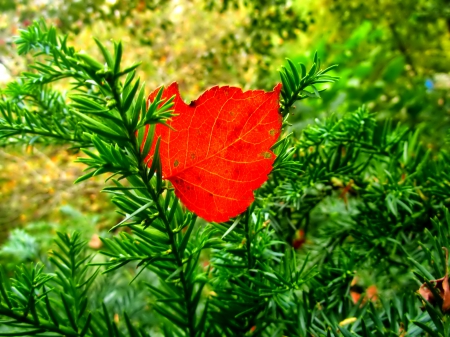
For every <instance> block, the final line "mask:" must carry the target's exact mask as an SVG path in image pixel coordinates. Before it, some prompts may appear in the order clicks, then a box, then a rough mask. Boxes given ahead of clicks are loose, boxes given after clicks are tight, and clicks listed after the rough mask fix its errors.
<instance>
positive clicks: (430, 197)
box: [0, 23, 450, 337]
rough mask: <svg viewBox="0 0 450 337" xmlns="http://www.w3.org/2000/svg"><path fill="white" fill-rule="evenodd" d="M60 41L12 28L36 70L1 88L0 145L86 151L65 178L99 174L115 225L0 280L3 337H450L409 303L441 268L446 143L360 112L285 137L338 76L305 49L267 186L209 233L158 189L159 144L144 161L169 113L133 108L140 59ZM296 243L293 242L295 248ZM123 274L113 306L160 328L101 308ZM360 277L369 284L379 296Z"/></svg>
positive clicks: (62, 241) (289, 89) (35, 30)
mask: <svg viewBox="0 0 450 337" xmlns="http://www.w3.org/2000/svg"><path fill="white" fill-rule="evenodd" d="M67 41H68V38H67V37H59V36H58V35H57V33H56V30H55V28H53V27H46V26H45V25H44V24H42V23H34V24H33V25H32V26H30V27H29V28H28V29H27V30H25V31H22V32H21V35H20V37H19V38H18V39H17V42H16V43H17V46H18V51H19V53H20V54H30V57H32V58H33V59H34V63H33V64H32V65H31V66H30V67H31V69H33V71H31V72H26V73H24V74H23V78H22V79H21V80H20V82H17V83H13V84H10V85H9V86H7V88H6V89H4V90H2V101H1V104H0V111H1V113H2V118H1V119H0V137H2V139H3V145H9V144H14V143H24V144H30V143H34V142H36V141H39V142H41V143H44V144H47V143H55V142H57V143H64V144H70V145H71V146H74V147H76V148H82V151H83V152H84V154H85V156H83V157H80V158H79V159H78V161H79V162H81V163H83V164H85V165H86V166H87V168H86V170H87V173H86V174H85V175H83V176H81V177H79V178H78V179H77V182H80V181H82V180H85V179H89V178H91V177H93V176H97V175H101V174H104V175H106V182H107V183H108V184H107V186H106V187H105V188H104V189H103V192H105V193H109V194H110V195H111V196H112V197H111V200H112V202H113V203H114V204H115V205H116V207H117V209H118V212H119V213H120V214H121V216H123V220H122V221H120V222H119V223H117V224H116V226H114V227H113V228H112V229H111V231H112V232H114V234H115V235H114V236H111V237H105V238H102V242H103V245H104V249H103V250H102V252H101V253H102V255H101V256H97V257H94V256H93V255H92V254H89V253H88V251H87V248H86V243H85V242H84V241H83V240H82V239H81V234H80V233H79V232H75V233H73V234H71V235H68V234H62V233H59V234H58V239H57V240H56V241H55V243H56V246H57V248H56V249H53V250H52V251H51V252H50V257H49V263H50V265H49V266H45V267H47V268H48V269H49V270H50V272H48V273H46V272H45V271H44V266H42V265H40V264H38V265H34V264H31V265H29V266H27V265H22V266H19V267H18V268H17V271H16V274H15V276H14V277H13V278H8V277H7V275H5V273H3V274H2V275H1V282H0V295H1V297H0V314H1V315H3V316H4V317H5V320H4V321H2V325H3V326H4V327H6V328H7V330H1V331H0V336H12V335H14V336H19V335H49V334H50V333H52V335H56V336H94V337H95V336H111V337H118V336H133V337H134V336H138V337H141V336H146V335H149V334H150V333H155V334H159V335H164V336H191V337H194V336H195V337H201V336H286V335H287V336H295V335H299V336H306V335H311V336H340V335H343V336H392V335H401V336H402V335H408V336H420V335H423V334H424V333H428V334H429V335H432V336H446V335H447V334H448V329H449V328H448V319H447V315H446V313H445V312H442V310H441V308H440V307H439V303H438V304H437V305H436V304H433V303H431V302H426V301H424V300H423V299H420V298H419V300H418V299H417V298H416V296H415V295H414V292H415V291H416V290H417V289H418V288H419V286H420V283H426V284H430V281H432V280H435V279H437V278H439V277H440V276H442V275H443V274H444V273H445V272H446V271H447V268H448V267H447V263H448V261H447V260H446V259H445V258H444V256H443V253H442V250H441V247H447V248H450V247H449V245H448V240H449V237H448V236H449V233H450V230H449V226H450V216H449V214H448V211H447V208H448V207H449V201H450V192H449V191H450V186H449V181H450V177H449V172H450V170H449V168H450V157H449V155H448V153H447V152H446V151H445V149H439V150H436V151H432V150H430V149H427V148H426V147H425V146H424V145H423V144H422V142H421V138H420V130H415V131H414V130H410V129H408V128H407V127H404V126H401V125H399V124H398V125H393V123H392V122H391V121H390V120H387V121H385V122H378V121H377V120H376V119H375V116H374V115H373V114H372V113H370V112H369V111H368V110H367V109H366V108H364V107H363V108H360V109H358V110H357V111H355V112H352V113H346V114H344V115H343V116H339V115H333V116H330V117H327V118H325V119H323V120H319V119H317V120H316V123H315V124H314V125H310V126H308V127H306V128H305V129H304V130H303V131H302V132H301V133H299V132H298V130H297V129H296V128H295V127H293V126H289V123H288V122H289V121H288V118H289V116H290V114H289V111H290V109H291V107H292V106H293V104H294V103H295V102H298V101H300V100H303V99H306V98H309V97H320V96H321V95H320V92H321V91H322V90H323V89H324V88H323V87H322V86H321V84H323V83H332V82H334V81H335V80H336V77H334V76H329V75H328V74H327V72H328V71H330V70H332V69H333V68H334V66H331V67H328V68H326V69H324V70H322V69H321V68H320V62H319V59H318V56H317V54H316V55H315V56H314V59H313V65H312V67H311V68H310V70H309V71H307V70H306V67H305V66H304V65H300V68H299V69H298V68H297V66H296V65H295V64H294V63H293V62H291V61H288V65H287V66H286V67H282V68H281V71H280V75H281V82H282V84H283V91H282V95H281V99H280V112H281V114H282V116H283V117H284V126H285V127H286V128H288V127H289V128H290V130H289V131H292V132H291V133H289V134H288V133H287V132H286V133H285V134H284V135H283V136H284V137H283V138H282V139H281V140H280V141H279V142H278V143H277V144H275V146H274V147H273V149H274V151H275V153H276V154H277V160H276V162H275V164H274V170H273V172H272V173H271V175H270V177H269V180H268V182H267V183H266V184H265V185H264V186H263V187H262V188H261V189H260V190H258V191H257V192H256V201H255V202H254V203H253V204H252V206H251V207H250V208H249V209H248V210H247V211H246V212H245V213H243V214H241V215H240V216H238V217H237V218H235V219H232V220H231V221H229V222H227V223H220V224H214V223H213V224H206V223H204V221H202V220H200V219H197V217H196V216H195V214H193V213H191V212H190V211H188V210H186V209H185V208H184V207H183V206H182V205H181V204H180V203H179V199H178V198H177V197H176V195H175V192H174V190H173V188H172V186H171V185H170V183H169V182H167V181H166V180H164V179H163V177H162V173H161V162H160V160H159V157H158V149H159V140H157V141H156V146H155V152H154V153H155V154H154V156H153V158H152V163H151V165H150V167H149V166H148V165H147V164H148V163H147V162H146V158H147V155H148V153H149V151H150V147H151V146H152V144H153V141H154V129H155V125H157V124H165V123H166V121H167V119H169V118H171V117H173V111H172V109H171V108H172V99H169V100H164V101H163V100H161V97H162V93H163V89H160V90H159V92H158V93H157V96H156V99H155V100H154V101H153V103H151V104H147V102H146V97H145V96H146V94H145V86H144V84H142V83H141V81H140V79H139V78H137V77H136V76H137V75H136V68H137V67H138V64H136V65H133V66H131V67H127V68H123V66H122V65H123V62H122V57H123V54H124V53H125V47H124V46H123V45H122V44H121V43H113V45H112V47H113V49H114V50H113V52H111V51H110V50H109V49H108V48H107V47H106V46H105V45H103V44H102V43H101V42H100V41H96V44H97V46H98V49H99V52H100V54H101V55H102V57H103V58H102V60H97V59H95V58H93V57H91V56H90V55H88V54H86V53H78V52H77V51H76V50H75V49H74V48H73V47H71V46H69V45H68V42H67ZM60 80H66V81H67V80H68V81H69V82H70V85H71V89H70V91H69V95H67V96H66V95H63V94H61V93H59V92H57V91H56V90H55V88H54V82H56V81H60ZM66 97H67V98H66ZM286 131H288V130H286ZM431 218H433V220H430V219H431ZM300 232H303V235H304V234H305V233H306V235H307V241H306V242H301V243H300V244H298V243H296V242H298V240H299V237H298V235H299V234H300ZM296 240H297V241H296ZM95 266H97V267H95ZM98 266H100V267H98ZM130 266H131V267H132V268H134V271H133V272H131V274H132V276H131V277H130V283H131V284H130V285H127V287H129V289H130V293H127V294H128V295H127V296H129V297H128V298H133V299H136V298H137V297H142V298H143V299H142V298H141V300H140V302H139V305H141V306H144V305H145V304H147V306H148V307H149V308H150V309H149V310H148V311H149V315H150V316H151V315H155V316H151V317H156V320H158V321H159V324H154V325H153V326H152V325H151V324H147V323H146V319H145V316H144V317H143V316H141V315H139V313H138V312H137V311H138V310H131V309H133V308H132V306H131V304H130V303H131V302H132V301H131V300H130V301H126V300H123V301H117V302H120V303H121V304H120V305H119V304H117V303H116V305H112V304H111V305H108V304H107V303H106V302H107V299H108V297H109V296H110V294H109V295H107V296H106V298H105V297H104V296H103V295H104V293H103V292H102V291H101V287H102V285H106V284H108V283H111V282H114V281H113V280H114V275H115V273H117V272H119V271H123V270H126V268H128V267H130ZM411 268H414V269H416V270H417V272H416V273H415V274H411V273H410V269H411ZM130 270H131V269H130ZM100 271H103V274H105V275H102V276H99V274H100ZM144 275H145V278H144V277H143V276H144ZM433 275H434V276H433ZM108 277H110V278H108ZM358 279H363V280H369V281H372V280H376V281H375V283H376V285H377V286H378V288H379V289H378V288H377V289H378V291H379V294H377V295H376V296H377V298H375V297H372V298H370V296H372V295H370V294H369V291H368V290H367V291H366V290H365V289H366V288H367V287H362V286H361V285H358V283H357V280H358ZM378 280H380V282H378ZM381 280H382V281H383V282H381ZM141 281H142V282H143V283H144V284H143V283H141ZM354 283H356V284H354ZM136 284H137V285H136ZM358 286H359V287H361V288H362V290H361V289H358ZM366 286H367V285H366ZM387 286H388V289H386V287H387ZM383 287H384V288H383ZM142 289H144V290H145V291H143V290H142ZM139 290H140V291H139ZM357 290H358V291H357ZM356 293H359V294H360V298H359V299H355V298H354V297H352V296H354V295H355V294H356ZM437 302H439V300H437ZM421 304H422V305H424V306H425V310H423V311H422V310H421V309H420V307H419V306H420V305H421ZM128 306H129V307H128ZM118 307H120V308H121V309H124V310H123V313H122V310H121V312H118V311H117V308H118ZM128 309H130V310H128ZM144 311H145V310H144ZM155 325H156V326H155Z"/></svg>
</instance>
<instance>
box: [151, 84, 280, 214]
mask: <svg viewBox="0 0 450 337" xmlns="http://www.w3.org/2000/svg"><path fill="white" fill-rule="evenodd" d="M280 90H281V84H279V85H277V86H276V87H275V89H274V91H271V92H267V93H266V92H264V91H262V90H251V91H245V92H243V91H242V89H240V88H236V87H217V86H216V87H213V88H211V89H209V90H207V91H205V92H204V93H203V94H202V95H201V96H200V97H199V98H198V99H197V100H195V101H193V102H191V103H190V104H189V105H187V104H185V103H184V102H183V100H182V99H181V97H180V93H179V91H178V85H177V84H176V83H172V84H171V85H170V86H169V87H168V88H166V89H165V90H164V94H163V98H170V97H172V96H173V95H175V100H174V111H175V114H177V116H176V117H174V118H172V120H171V121H169V123H168V124H169V125H170V126H171V127H172V128H173V129H174V130H175V131H174V130H171V129H170V128H168V127H166V126H164V125H157V127H156V130H155V141H156V139H157V138H158V136H160V137H161V143H160V150H159V151H160V157H161V164H162V174H163V178H164V179H168V180H169V181H170V182H171V183H172V185H173V186H174V188H175V193H176V195H177V196H178V198H180V200H181V201H182V202H183V204H184V205H185V206H186V207H187V208H188V209H189V210H191V211H192V212H194V213H196V214H197V215H198V216H200V217H202V218H204V219H205V220H207V221H215V222H223V221H227V220H229V219H230V218H231V217H234V216H236V215H238V214H240V213H242V212H243V211H245V210H246V209H247V207H248V206H249V205H250V204H251V203H252V202H253V200H254V196H253V191H254V190H255V189H257V188H259V187H260V186H261V185H262V184H263V183H264V182H265V181H266V180H267V175H268V174H269V173H270V171H271V170H272V164H273V162H274V160H275V154H274V153H273V152H272V151H271V150H270V147H271V146H272V145H273V144H274V143H275V142H276V140H277V139H278V135H279V133H280V129H281V122H282V120H281V115H280V114H279V112H278V109H279V103H278V99H279V94H280ZM156 93H157V91H155V92H153V93H152V94H151V95H150V96H149V100H150V101H151V100H153V99H154V98H155V96H156ZM153 152H154V146H152V149H151V151H150V153H149V156H148V157H147V160H148V162H149V165H151V158H152V156H153Z"/></svg>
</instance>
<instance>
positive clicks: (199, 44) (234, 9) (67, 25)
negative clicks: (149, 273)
mask: <svg viewBox="0 0 450 337" xmlns="http://www.w3.org/2000/svg"><path fill="white" fill-rule="evenodd" d="M0 13H1V14H0V86H3V85H4V84H5V83H7V82H8V81H10V80H12V79H16V78H17V77H18V76H20V73H21V72H23V71H27V70H28V69H27V64H28V62H27V61H28V60H27V59H26V58H24V57H20V58H19V57H18V56H17V55H16V52H15V46H14V42H13V41H14V36H16V35H17V34H18V32H19V30H20V29H21V28H24V27H27V26H28V25H30V24H31V23H32V22H33V20H37V19H44V20H45V21H46V22H47V23H48V24H53V25H55V26H57V27H58V29H59V31H60V32H61V33H64V34H69V41H70V43H71V44H72V45H74V46H75V47H76V48H78V49H83V50H85V51H86V52H88V53H90V54H93V55H98V50H97V49H96V47H95V43H94V41H93V40H92V37H93V36H95V37H97V38H98V39H99V40H101V41H103V42H105V44H106V45H108V43H110V41H111V40H112V39H114V40H122V41H123V43H124V57H125V60H126V61H125V63H128V64H130V65H131V64H132V63H135V62H137V61H141V62H142V66H141V67H140V68H139V75H140V76H141V78H142V79H143V80H145V81H146V83H147V87H148V90H149V91H150V90H152V89H154V88H156V87H158V86H160V85H163V84H169V83H170V82H172V81H177V82H178V83H179V84H180V89H181V92H182V95H183V96H184V97H185V98H186V100H191V99H194V98H196V97H197V96H198V95H199V94H200V93H201V92H202V91H204V90H205V89H207V88H208V87H210V86H213V85H224V84H227V85H238V86H241V87H243V88H246V89H250V88H263V89H267V90H269V89H271V88H273V87H274V85H275V84H276V83H277V82H279V78H278V73H277V69H278V68H279V67H280V66H281V65H283V64H284V63H285V59H286V58H289V59H291V60H292V61H294V62H296V63H297V62H303V63H306V64H310V63H311V60H312V56H313V54H314V52H315V51H317V52H318V54H319V57H320V58H321V60H322V63H323V64H324V65H331V64H334V63H337V64H339V67H338V68H337V70H336V71H335V72H334V74H335V75H338V76H340V81H339V82H338V83H336V84H333V85H332V86H330V88H329V90H327V91H326V92H324V93H323V94H322V99H320V100H312V99H311V100H307V101H306V102H305V103H302V104H297V105H296V108H295V110H294V111H293V116H292V123H293V126H292V129H293V131H294V132H296V133H299V132H301V130H302V128H303V127H304V126H305V125H307V124H308V123H311V121H312V120H313V119H315V118H318V117H323V116H324V115H329V114H332V113H335V114H341V113H344V112H347V111H352V110H355V109H356V108H358V107H359V106H361V105H365V106H367V107H368V108H369V109H370V110H371V111H372V112H374V113H375V114H376V116H377V118H379V119H386V118H391V119H392V120H393V122H394V123H395V122H402V123H406V124H407V125H409V126H411V127H412V128H422V129H423V134H424V141H425V142H426V143H427V144H428V146H429V147H430V148H431V149H438V148H439V147H441V146H442V145H443V144H444V143H445V140H446V130H447V129H448V127H449V125H450V118H449V117H450V100H449V95H450V76H449V67H450V66H449V64H450V62H449V61H450V53H449V52H450V39H449V38H450V1H449V0H402V1H397V0H373V1H366V0H341V1H339V0H297V1H295V0H292V1H290V0H255V1H250V0H248V1H239V0H189V1H188V0H159V1H158V0H148V1H146V0H128V1H119V0H85V1H82V0H53V1H52V0H29V1H28V0H0ZM61 86H62V89H64V84H61ZM425 126H428V127H425ZM78 155H79V154H77V153H73V152H72V151H71V150H70V149H68V148H58V147H50V148H40V147H34V146H32V145H29V146H27V147H8V148H0V263H1V264H3V265H6V266H10V267H12V266H14V265H16V264H18V263H21V262H29V261H38V260H41V261H45V255H46V251H47V250H48V249H50V248H51V245H52V243H51V240H52V238H53V237H54V236H55V232H56V231H72V230H74V229H78V230H80V231H81V232H82V233H83V235H84V236H85V237H86V240H89V245H90V247H91V249H92V250H98V249H100V248H101V242H100V240H99V239H98V235H103V236H107V235H109V234H108V232H107V231H108V229H109V228H111V227H112V226H113V225H114V224H116V223H117V222H118V220H119V216H118V215H116V213H115V211H114V208H113V207H112V205H111V203H110V202H109V200H108V198H107V196H105V195H102V194H100V193H99V191H100V190H101V187H102V186H103V181H102V180H97V181H95V180H94V181H89V182H84V183H82V184H79V185H74V184H73V181H74V180H75V179H76V178H77V177H78V176H80V175H81V171H82V169H83V167H82V166H81V165H78V164H75V163H74V160H75V159H76V157H77V156H78ZM7 268H9V267H7ZM111 277H116V278H117V279H118V280H116V281H115V283H114V285H115V290H114V291H111V289H109V290H108V289H106V288H104V293H107V294H108V296H109V297H108V298H107V301H106V302H107V303H109V305H113V304H112V303H113V302H114V301H116V302H117V301H120V303H119V304H120V305H124V306H128V307H127V308H128V309H127V310H129V305H130V304H129V303H131V302H133V301H132V298H133V296H138V292H139V290H138V288H137V287H135V288H133V287H124V288H123V289H126V291H127V292H128V293H127V294H128V295H127V296H128V297H127V296H125V297H124V296H122V295H123V294H121V296H119V295H117V294H116V293H117V292H119V290H120V284H122V283H123V284H124V285H126V284H127V282H128V279H129V276H127V275H125V276H124V275H121V276H114V275H113V276H111ZM130 277H131V276H130ZM120 280H122V281H120ZM105 282H106V281H105ZM121 282H122V283H121ZM99 289H100V288H99ZM133 294H134V295H133ZM103 295H104V294H102V293H99V297H101V296H103ZM116 295H117V296H116ZM115 296H116V297H115ZM108 301H109V302H108ZM127 301H128V302H129V303H128V302H127ZM127 303H128V304H127ZM133 303H135V304H134V305H135V307H136V310H139V305H142V306H145V303H140V302H139V303H140V304H139V303H138V304H136V303H137V302H133ZM119 304H117V303H115V304H114V305H115V307H117V306H118V305H119ZM120 305H119V306H120Z"/></svg>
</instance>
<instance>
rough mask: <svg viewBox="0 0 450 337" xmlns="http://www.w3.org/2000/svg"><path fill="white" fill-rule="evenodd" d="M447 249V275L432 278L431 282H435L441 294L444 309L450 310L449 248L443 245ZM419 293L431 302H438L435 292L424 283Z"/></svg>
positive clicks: (444, 310) (445, 310) (435, 286)
mask: <svg viewBox="0 0 450 337" xmlns="http://www.w3.org/2000/svg"><path fill="white" fill-rule="evenodd" d="M442 249H444V250H445V276H444V277H441V278H440V279H437V280H430V283H431V284H434V288H435V289H436V290H437V291H438V293H439V296H440V297H441V299H442V311H443V312H447V311H449V310H450V285H449V283H448V267H447V266H448V249H447V248H446V247H442ZM419 294H420V295H421V296H422V297H423V298H424V299H425V300H426V301H428V302H430V303H431V304H433V305H434V304H435V303H436V299H435V298H434V294H433V292H432V291H431V290H430V289H429V288H428V286H427V284H426V283H424V284H422V285H421V286H420V288H419Z"/></svg>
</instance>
